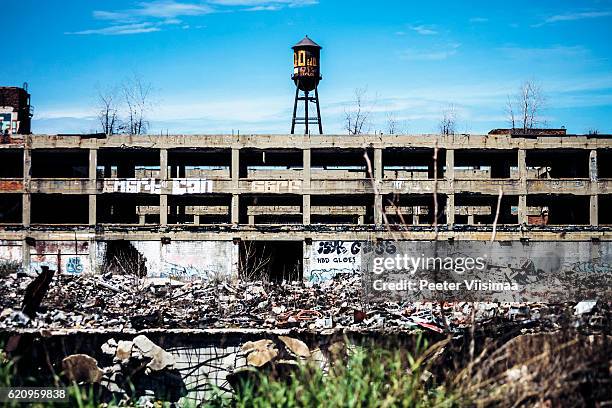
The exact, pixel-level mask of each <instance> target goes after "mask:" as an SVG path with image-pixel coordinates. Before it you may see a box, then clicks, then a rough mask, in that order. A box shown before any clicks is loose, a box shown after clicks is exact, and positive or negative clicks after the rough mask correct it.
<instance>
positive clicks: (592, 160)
mask: <svg viewBox="0 0 612 408" xmlns="http://www.w3.org/2000/svg"><path fill="white" fill-rule="evenodd" d="M589 178H590V179H591V181H597V178H598V175H597V150H595V149H593V150H591V151H590V152H589Z"/></svg>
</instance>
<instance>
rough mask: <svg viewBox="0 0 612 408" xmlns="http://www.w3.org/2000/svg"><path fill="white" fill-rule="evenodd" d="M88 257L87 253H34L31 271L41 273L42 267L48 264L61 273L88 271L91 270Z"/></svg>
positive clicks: (31, 257) (31, 259) (31, 258)
mask: <svg viewBox="0 0 612 408" xmlns="http://www.w3.org/2000/svg"><path fill="white" fill-rule="evenodd" d="M88 258H89V255H87V254H32V255H31V256H30V271H32V272H35V273H40V272H41V271H42V269H41V268H42V267H43V266H46V267H48V268H49V269H51V270H54V271H59V272H60V273H72V274H77V275H78V274H81V273H87V272H90V269H89V266H88V265H89V264H88ZM58 265H59V266H58Z"/></svg>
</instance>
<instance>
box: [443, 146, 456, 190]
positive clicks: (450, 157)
mask: <svg viewBox="0 0 612 408" xmlns="http://www.w3.org/2000/svg"><path fill="white" fill-rule="evenodd" d="M444 178H445V179H446V180H448V181H449V182H451V181H454V180H455V149H446V170H445V171H444Z"/></svg>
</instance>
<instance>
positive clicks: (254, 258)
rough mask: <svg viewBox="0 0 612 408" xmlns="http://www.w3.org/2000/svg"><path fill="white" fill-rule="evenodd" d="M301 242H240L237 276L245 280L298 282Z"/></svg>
mask: <svg viewBox="0 0 612 408" xmlns="http://www.w3.org/2000/svg"><path fill="white" fill-rule="evenodd" d="M302 266H303V247H302V241H241V242H240V266H239V274H240V277H241V278H242V279H245V280H264V281H265V280H269V281H274V282H279V281H282V280H288V281H299V280H301V279H302V276H303V268H302Z"/></svg>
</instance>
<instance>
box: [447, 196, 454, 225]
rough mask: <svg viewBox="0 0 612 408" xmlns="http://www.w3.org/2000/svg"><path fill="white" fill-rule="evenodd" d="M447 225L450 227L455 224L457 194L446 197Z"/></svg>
mask: <svg viewBox="0 0 612 408" xmlns="http://www.w3.org/2000/svg"><path fill="white" fill-rule="evenodd" d="M446 223H447V224H448V225H453V224H454V223H455V194H449V195H448V196H446Z"/></svg>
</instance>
